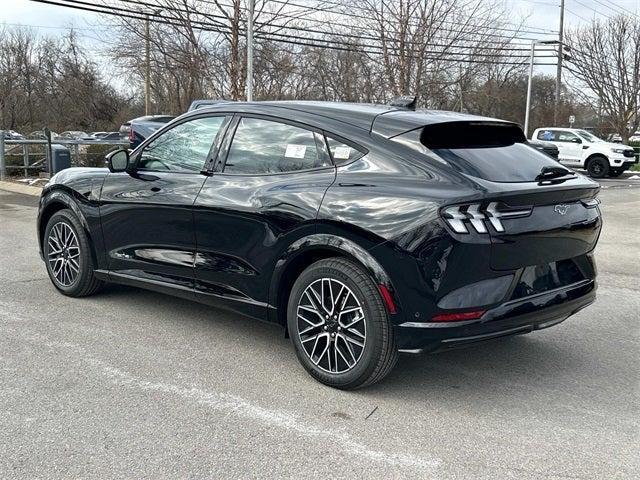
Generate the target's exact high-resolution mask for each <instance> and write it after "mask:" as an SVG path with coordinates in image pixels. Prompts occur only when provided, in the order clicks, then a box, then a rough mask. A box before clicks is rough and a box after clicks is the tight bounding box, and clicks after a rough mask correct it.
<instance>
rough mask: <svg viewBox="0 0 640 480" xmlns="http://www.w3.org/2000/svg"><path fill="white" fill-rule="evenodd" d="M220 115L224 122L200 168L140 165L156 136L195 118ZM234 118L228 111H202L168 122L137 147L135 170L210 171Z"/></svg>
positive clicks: (186, 172) (169, 171)
mask: <svg viewBox="0 0 640 480" xmlns="http://www.w3.org/2000/svg"><path fill="white" fill-rule="evenodd" d="M218 117H223V118H222V123H221V124H220V129H219V130H218V133H217V134H216V138H214V140H213V142H212V143H211V147H209V152H208V153H207V156H206V157H205V161H204V162H203V163H202V166H201V167H200V170H154V169H148V168H141V167H139V163H140V158H141V157H142V152H144V150H145V148H147V146H148V145H149V144H150V143H152V142H154V141H155V140H156V138H159V137H160V136H162V135H164V134H165V133H166V132H168V131H170V130H173V129H174V128H176V127H179V126H180V125H184V124H185V123H189V122H192V121H195V120H200V119H203V118H218ZM232 118H233V115H229V114H228V113H222V112H220V113H219V114H211V113H202V114H200V115H193V116H189V117H186V118H184V119H182V120H181V121H179V122H175V123H174V122H168V123H167V124H166V125H165V126H164V127H162V128H160V129H159V130H156V131H155V132H153V134H152V135H150V136H149V137H147V138H146V139H145V141H144V142H142V143H141V144H140V145H139V146H138V148H136V150H138V151H136V152H135V158H134V162H133V170H134V171H136V172H141V173H175V174H181V175H184V174H191V175H194V174H197V175H202V174H204V173H206V172H207V171H208V167H209V165H210V164H211V163H213V162H215V158H216V157H217V156H218V154H219V153H220V144H221V143H222V139H224V138H225V136H226V133H227V129H228V126H229V124H230V123H231V120H232Z"/></svg>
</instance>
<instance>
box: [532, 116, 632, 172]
mask: <svg viewBox="0 0 640 480" xmlns="http://www.w3.org/2000/svg"><path fill="white" fill-rule="evenodd" d="M533 138H534V139H537V140H543V141H545V142H551V143H553V144H555V145H556V146H557V147H558V149H559V150H560V155H559V157H558V160H559V161H560V163H562V164H563V165H567V166H570V167H575V168H584V169H586V170H587V172H588V173H589V175H590V176H592V177H594V178H603V177H606V176H610V177H617V176H619V175H621V174H622V173H623V172H624V171H625V170H628V169H629V168H631V166H632V165H633V164H634V163H637V162H638V160H637V159H636V158H635V156H634V152H633V148H631V147H628V146H626V145H620V144H617V143H610V142H605V141H604V140H602V139H600V138H598V137H596V136H595V135H593V134H591V133H589V132H587V131H586V130H581V129H579V128H560V127H548V128H538V129H536V130H535V131H534V132H533Z"/></svg>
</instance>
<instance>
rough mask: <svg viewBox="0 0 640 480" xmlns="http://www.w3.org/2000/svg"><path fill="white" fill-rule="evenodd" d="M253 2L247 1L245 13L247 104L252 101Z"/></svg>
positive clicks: (252, 0) (251, 0)
mask: <svg viewBox="0 0 640 480" xmlns="http://www.w3.org/2000/svg"><path fill="white" fill-rule="evenodd" d="M254 10H255V0H249V11H248V13H247V102H252V101H253V15H254Z"/></svg>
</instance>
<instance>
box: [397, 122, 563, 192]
mask: <svg viewBox="0 0 640 480" xmlns="http://www.w3.org/2000/svg"><path fill="white" fill-rule="evenodd" d="M391 140H394V141H397V142H399V143H402V144H404V145H407V146H409V147H410V148H412V149H413V150H416V151H418V152H420V153H423V154H426V155H429V156H433V155H435V157H436V158H435V159H436V160H439V161H441V162H444V163H446V164H447V165H449V166H451V167H452V168H454V169H455V170H457V171H459V172H462V173H465V174H467V175H472V176H474V177H478V178H483V179H485V180H490V181H492V182H533V181H535V178H536V177H537V176H538V175H539V174H540V172H541V171H542V169H543V168H544V167H557V166H559V163H558V162H556V161H555V160H553V159H552V158H550V157H548V156H547V155H545V154H544V153H542V152H539V151H538V150H536V149H535V148H533V147H531V146H529V145H527V144H526V143H525V142H526V138H525V136H524V134H523V133H522V130H521V129H520V127H518V126H517V125H514V124H509V123H498V122H495V123H491V122H478V123H474V122H449V123H440V124H436V125H427V126H425V127H422V128H418V129H415V130H411V131H409V132H405V133H403V134H401V135H398V136H396V137H393V138H392V139H391Z"/></svg>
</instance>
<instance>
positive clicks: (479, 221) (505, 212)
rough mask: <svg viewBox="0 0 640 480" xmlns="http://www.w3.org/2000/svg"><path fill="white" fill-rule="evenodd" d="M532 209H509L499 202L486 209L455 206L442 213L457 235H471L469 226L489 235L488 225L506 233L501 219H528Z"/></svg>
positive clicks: (475, 205) (471, 206) (474, 204)
mask: <svg viewBox="0 0 640 480" xmlns="http://www.w3.org/2000/svg"><path fill="white" fill-rule="evenodd" d="M531 210H532V208H531V207H524V208H518V209H509V208H507V207H506V206H504V205H500V204H498V202H491V203H489V204H488V205H487V206H486V207H483V205H482V204H480V203H472V204H469V205H454V206H452V207H447V208H445V209H444V210H443V211H442V217H443V218H444V219H445V221H446V222H447V224H448V225H449V226H450V227H451V228H452V229H453V231H454V232H456V233H469V228H468V225H471V226H472V227H473V229H474V230H475V231H476V232H478V233H487V224H486V222H489V223H490V224H491V226H492V227H493V228H494V229H495V230H496V231H497V232H504V226H503V225H502V222H501V219H503V218H519V217H526V216H528V215H530V214H531Z"/></svg>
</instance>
